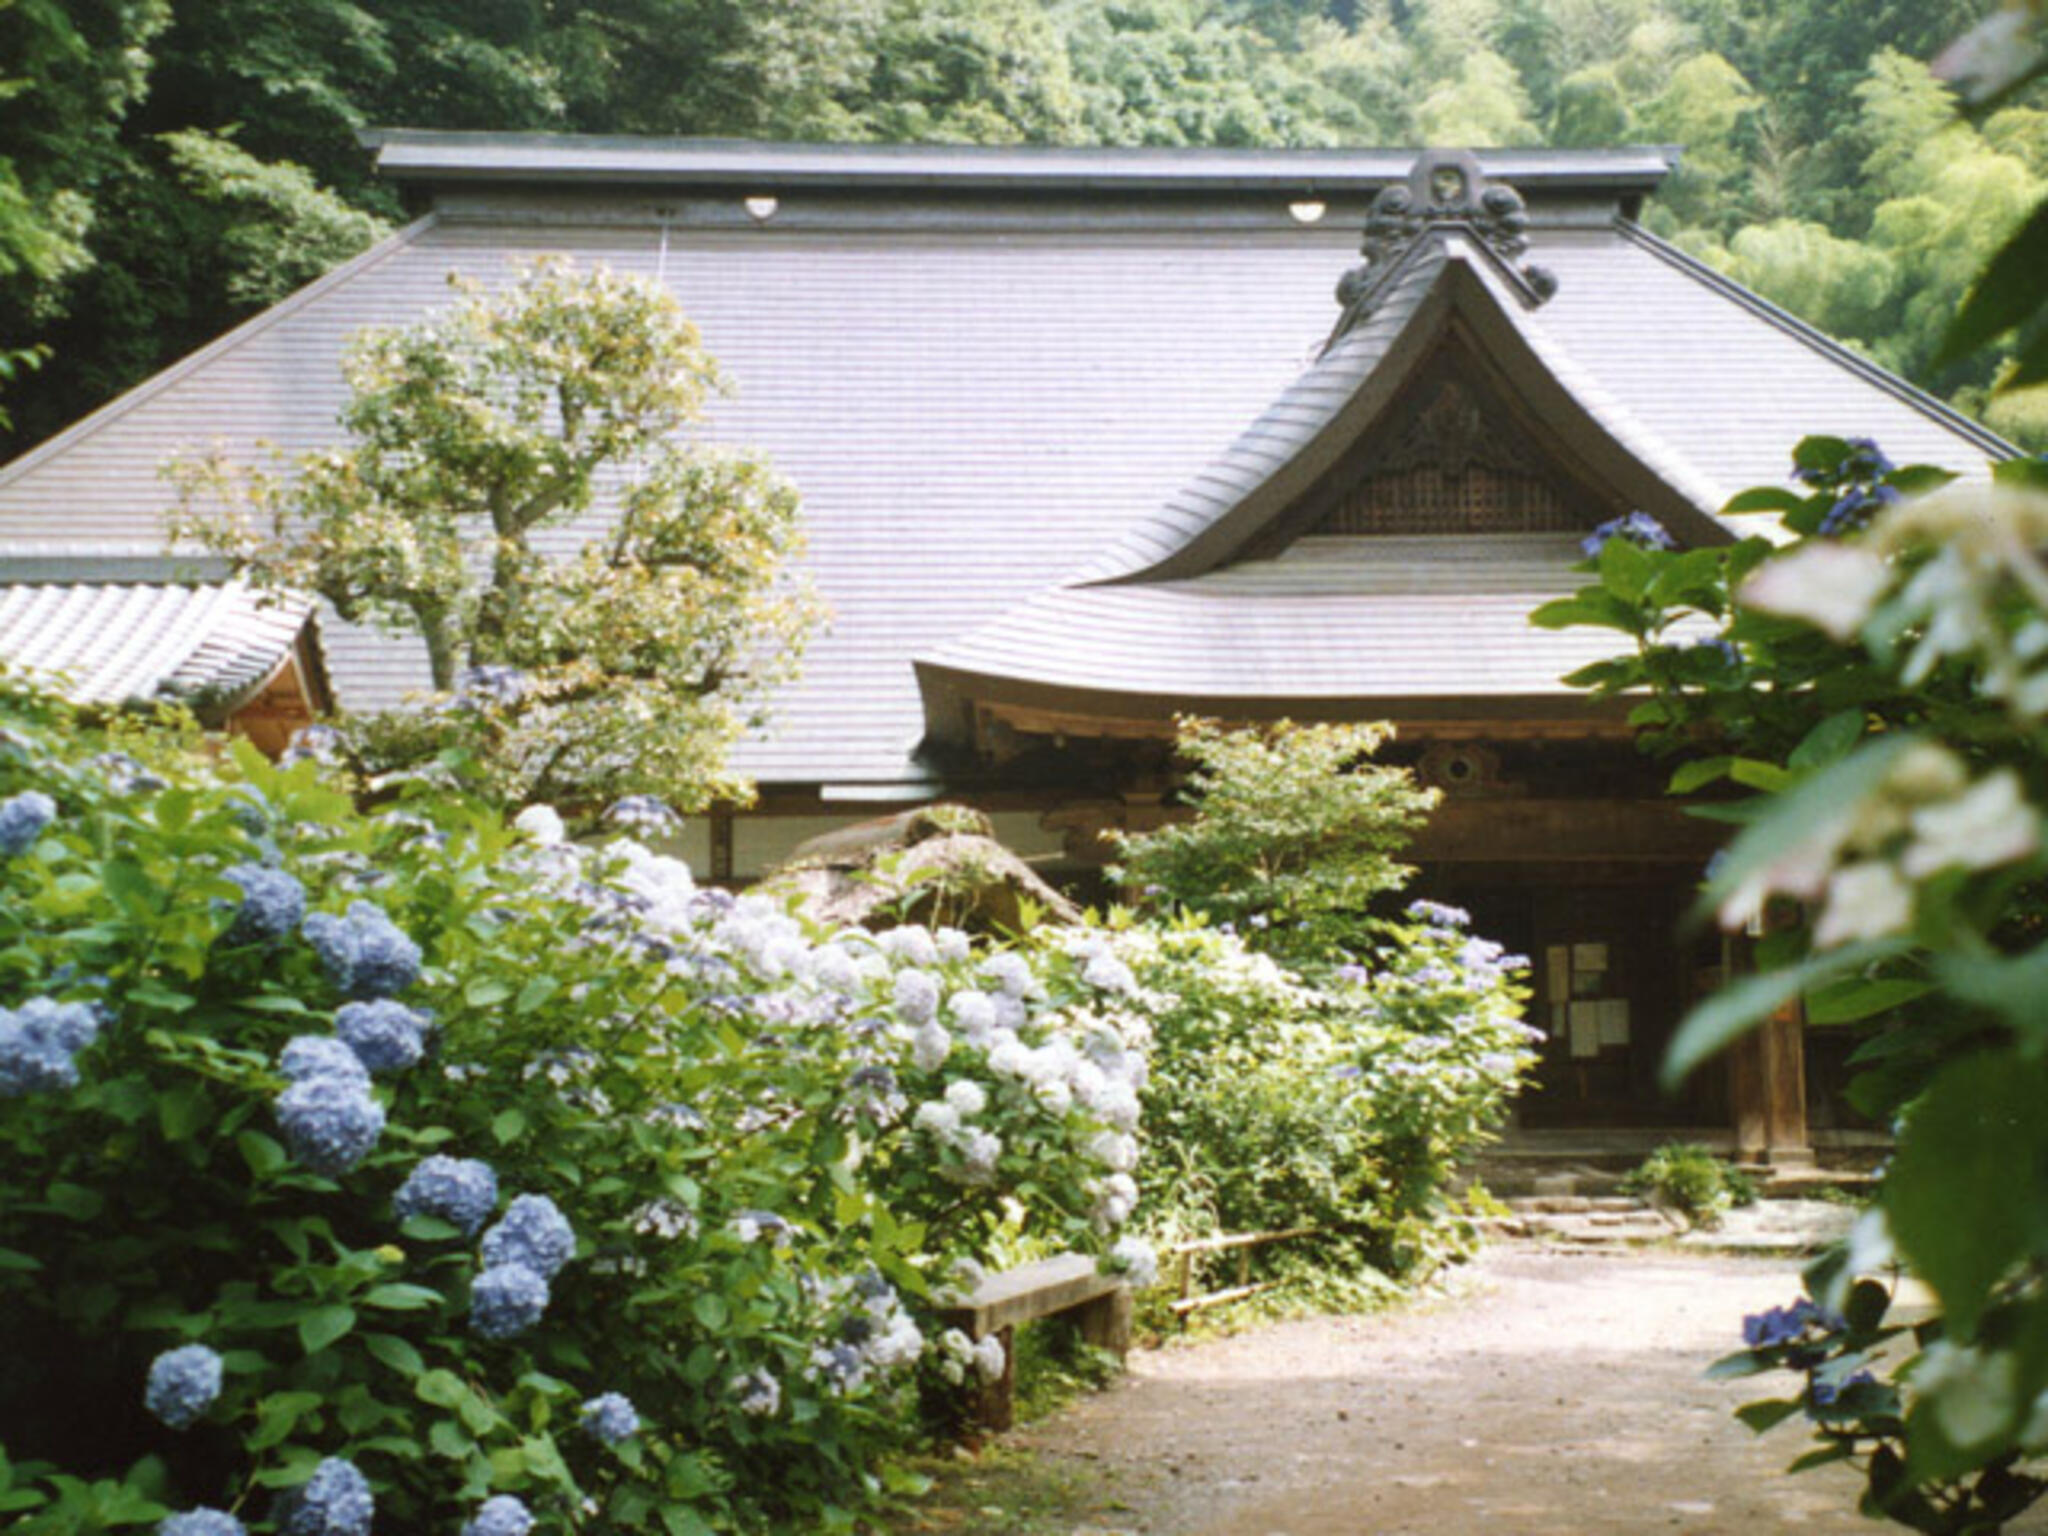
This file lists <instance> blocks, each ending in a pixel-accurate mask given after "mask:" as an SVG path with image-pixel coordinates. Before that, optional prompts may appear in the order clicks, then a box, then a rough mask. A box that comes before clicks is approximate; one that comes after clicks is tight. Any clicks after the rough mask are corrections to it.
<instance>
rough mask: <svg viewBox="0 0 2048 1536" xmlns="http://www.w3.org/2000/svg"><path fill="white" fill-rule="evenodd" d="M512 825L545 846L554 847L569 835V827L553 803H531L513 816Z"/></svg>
mask: <svg viewBox="0 0 2048 1536" xmlns="http://www.w3.org/2000/svg"><path fill="white" fill-rule="evenodd" d="M512 825H513V826H514V827H515V828H516V829H517V830H519V831H520V832H523V833H524V834H525V835H526V837H527V839H528V840H529V841H530V842H535V843H538V844H540V846H541V847H543V848H552V847H554V846H555V844H557V843H559V842H561V841H562V840H563V839H564V838H566V837H567V836H568V835H569V829H568V828H567V827H565V826H563V825H562V818H561V817H560V816H558V815H556V814H555V808H554V807H553V806H551V805H529V806H528V807H527V808H526V809H525V810H523V811H521V812H520V813H519V814H518V815H517V816H514V817H513V818H512Z"/></svg>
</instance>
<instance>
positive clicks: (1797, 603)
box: [1739, 542, 1892, 641]
mask: <svg viewBox="0 0 2048 1536" xmlns="http://www.w3.org/2000/svg"><path fill="white" fill-rule="evenodd" d="M1891 580H1892V575H1891V567H1890V566H1888V565H1886V564H1885V562H1884V560H1883V559H1882V558H1880V557H1879V556H1878V555H1875V554H1873V553H1872V552H1871V551H1870V550H1868V549H1864V548H1862V547H1860V546H1858V545H1853V544H1837V543H1832V542H1819V543H1808V544H1805V545H1802V546H1801V547H1799V548H1798V549H1796V550H1794V551H1792V552H1791V553H1790V554H1786V555H1781V556H1779V557H1778V558H1776V559H1774V560H1768V561H1766V562H1765V563H1764V564H1763V565H1761V566H1759V567H1758V568H1757V570H1756V572H1755V574H1754V575H1752V576H1751V577H1750V578H1749V580H1747V581H1745V582H1744V583H1743V584H1742V591H1741V593H1740V594H1739V595H1740V597H1741V600H1742V601H1743V602H1744V603H1745V604H1747V605H1748V606H1749V607H1751V608H1757V609H1761V610H1762V611H1763V612H1765V613H1775V614H1780V615H1783V616H1784V617H1786V618H1792V619H1804V620H1806V621H1807V622H1808V623H1810V624H1812V625H1813V626H1814V627H1815V628H1817V629H1820V630H1823V631H1825V632H1826V633H1827V634H1829V635H1830V636H1832V637H1833V638H1835V639H1836V640H1843V641H1847V640H1853V639H1855V638H1856V634H1857V632H1858V631H1859V630H1861V629H1862V628H1863V623H1864V621H1865V620H1866V619H1868V618H1869V617H1870V614H1871V611H1872V610H1873V609H1874V608H1876V606H1877V601H1878V599H1879V598H1880V597H1882V596H1883V595H1884V593H1885V589H1886V588H1887V587H1889V586H1890V585H1891Z"/></svg>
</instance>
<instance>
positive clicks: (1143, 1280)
mask: <svg viewBox="0 0 2048 1536" xmlns="http://www.w3.org/2000/svg"><path fill="white" fill-rule="evenodd" d="M1109 1260H1110V1267H1111V1269H1112V1270H1113V1271H1114V1272H1116V1273H1117V1274H1120V1275H1122V1276H1123V1277H1124V1278H1125V1279H1126V1280H1128V1281H1130V1283H1131V1288H1132V1289H1133V1290H1140V1291H1142V1290H1143V1289H1145V1287H1146V1286H1148V1285H1154V1284H1156V1283H1157V1282H1158V1280H1159V1257H1158V1255H1157V1254H1155V1253H1153V1251H1152V1245H1151V1244H1150V1243H1148V1242H1146V1241H1145V1240H1144V1239H1143V1238H1138V1237H1120V1238H1118V1239H1117V1240H1116V1245H1115V1246H1114V1247H1112V1248H1111V1249H1110V1250H1109Z"/></svg>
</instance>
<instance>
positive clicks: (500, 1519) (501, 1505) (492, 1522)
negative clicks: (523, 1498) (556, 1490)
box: [462, 1493, 533, 1536]
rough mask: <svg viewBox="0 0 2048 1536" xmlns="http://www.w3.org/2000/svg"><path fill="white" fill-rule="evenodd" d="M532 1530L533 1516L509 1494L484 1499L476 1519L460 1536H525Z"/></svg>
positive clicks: (465, 1527) (463, 1529) (464, 1528)
mask: <svg viewBox="0 0 2048 1536" xmlns="http://www.w3.org/2000/svg"><path fill="white" fill-rule="evenodd" d="M532 1529H533V1514H532V1512H531V1511H529V1510H528V1509H527V1507H526V1506H525V1505H524V1504H522V1503H520V1502H519V1500H517V1499H515V1498H513V1497H512V1495H511V1494H509V1493H501V1494H498V1495H497V1496H496V1497H495V1498H489V1499H485V1500H484V1502H483V1505H482V1507H481V1508H480V1509H478V1510H477V1512H476V1518H475V1519H474V1520H472V1521H470V1522H469V1524H467V1525H465V1526H464V1527H463V1528H462V1536H526V1533H527V1532H528V1531H530V1530H532Z"/></svg>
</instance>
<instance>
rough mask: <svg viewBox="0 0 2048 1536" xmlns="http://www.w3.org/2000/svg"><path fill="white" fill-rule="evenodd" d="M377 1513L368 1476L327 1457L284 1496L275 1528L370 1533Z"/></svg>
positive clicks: (329, 1535) (313, 1533)
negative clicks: (371, 1524) (309, 1475)
mask: <svg viewBox="0 0 2048 1536" xmlns="http://www.w3.org/2000/svg"><path fill="white" fill-rule="evenodd" d="M376 1514H377V1501H376V1500H375V1499H373V1498H372V1497H371V1496H370V1483H369V1479H368V1478H366V1477H364V1476H363V1474H362V1473H360V1472H358V1471H357V1470H356V1469H355V1468H354V1467H352V1466H350V1465H349V1464H348V1463H347V1462H345V1461H342V1460H341V1459H340V1458H338V1457H334V1456H330V1457H328V1458H327V1459H326V1460H325V1461H323V1462H321V1463H320V1465H319V1466H317V1467H315V1468H314V1469H313V1475H312V1476H311V1477H309V1478H307V1479H306V1481H305V1482H303V1483H301V1484H300V1485H299V1486H298V1487H297V1488H294V1489H293V1490H292V1491H291V1492H290V1493H288V1494H286V1495H285V1497H284V1500H283V1502H282V1504H281V1505H280V1507H279V1509H278V1521H277V1528H278V1530H279V1531H280V1532H281V1533H282V1536H370V1522H371V1521H372V1520H373V1519H374V1518H375V1517H376Z"/></svg>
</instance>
